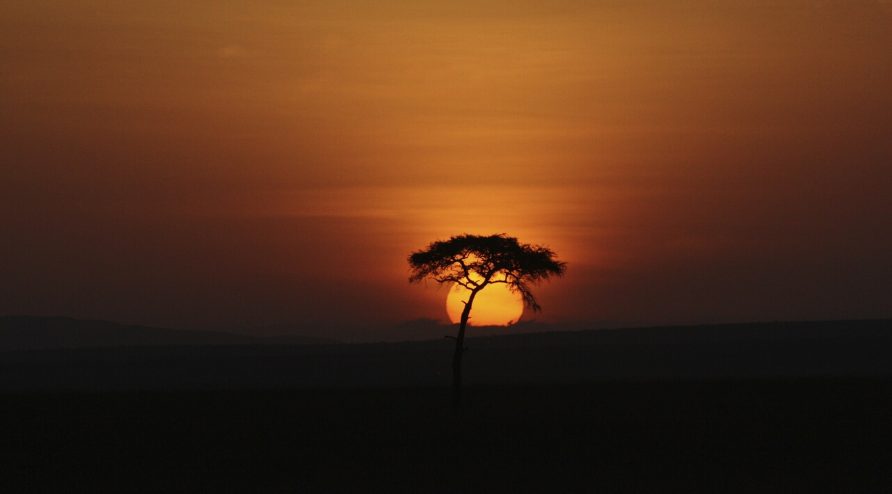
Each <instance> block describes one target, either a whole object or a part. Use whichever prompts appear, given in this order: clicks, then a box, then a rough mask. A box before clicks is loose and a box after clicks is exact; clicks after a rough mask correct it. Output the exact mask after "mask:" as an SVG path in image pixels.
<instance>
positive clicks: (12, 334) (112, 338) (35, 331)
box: [0, 316, 324, 352]
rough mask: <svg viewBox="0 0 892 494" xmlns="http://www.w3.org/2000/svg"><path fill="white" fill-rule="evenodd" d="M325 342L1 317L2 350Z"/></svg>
mask: <svg viewBox="0 0 892 494" xmlns="http://www.w3.org/2000/svg"><path fill="white" fill-rule="evenodd" d="M323 341H324V340H321V339H317V338H306V337H301V336H281V337H271V338H258V337H253V336H249V335H240V334H235V333H226V332H222V331H192V330H176V329H166V328H153V327H147V326H134V325H124V324H118V323H113V322H108V321H96V320H83V319H73V318H70V317H35V316H2V317H0V352H6V351H15V350H51V349H75V348H90V347H129V346H173V345H190V346H192V345H257V344H276V343H288V344H307V343H321V342H323Z"/></svg>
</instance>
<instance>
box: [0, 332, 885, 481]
mask: <svg viewBox="0 0 892 494" xmlns="http://www.w3.org/2000/svg"><path fill="white" fill-rule="evenodd" d="M15 324H20V325H24V326H28V325H29V326H30V327H45V328H55V330H57V331H60V332H65V333H66V334H65V336H64V338H63V337H61V336H60V337H59V338H60V344H61V343H63V342H64V343H65V345H67V346H70V347H82V348H67V349H60V348H56V349H47V350H10V347H9V346H6V347H5V348H6V350H5V351H3V352H0V390H2V391H3V393H2V401H3V403H2V408H0V409H2V412H0V417H2V421H3V430H4V431H5V433H4V441H3V448H2V461H3V464H4V465H7V467H8V468H7V469H6V471H5V475H4V480H3V482H9V483H10V485H13V484H15V485H16V486H18V487H17V489H18V490H16V491H15V492H60V491H72V490H76V491H84V492H86V491H91V490H94V489H100V490H104V491H119V492H195V491H213V492H227V491H251V492H338V491H353V492H359V491H366V490H378V489H386V490H388V491H397V492H543V491H554V490H571V491H586V492H588V491H597V492H669V491H686V492H719V491H720V492H803V491H810V492H811V491H822V492H880V491H882V490H885V489H888V488H889V487H892V473H890V471H889V469H888V468H886V465H887V464H888V462H889V461H890V460H892V449H890V448H889V446H890V444H892V359H889V358H888V356H889V355H892V321H890V320H873V321H828V322H774V323H761V324H735V325H719V326H680V327H663V328H657V327H654V328H630V329H613V330H595V331H573V332H550V333H536V334H520V335H512V336H494V337H476V338H470V339H469V340H468V348H469V350H468V352H467V356H466V364H467V391H466V403H465V405H464V407H463V408H462V409H461V410H460V411H459V412H458V413H457V414H456V412H454V411H453V410H452V408H451V407H450V403H449V391H448V389H449V388H448V385H449V379H448V377H449V369H448V358H449V354H450V349H451V341H449V340H444V341H440V340H434V341H424V342H408V343H374V344H281V343H279V344H273V343H267V344H258V343H257V341H255V340H252V339H247V340H244V341H243V340H239V339H237V338H236V337H235V336H231V337H222V336H221V335H220V334H217V333H211V332H208V333H205V332H196V333H194V334H182V335H179V334H177V335H176V336H177V338H173V337H172V336H171V335H172V330H162V329H154V328H153V329H149V328H129V329H126V327H122V328H125V329H123V331H125V332H126V331H133V332H135V333H134V334H139V335H141V338H139V339H137V338H135V337H134V338H131V339H123V337H117V338H111V337H105V336H102V332H103V331H111V329H110V328H111V327H112V326H111V325H110V324H111V323H103V322H94V323H91V322H88V321H75V320H70V319H65V320H60V319H41V318H6V319H4V321H3V332H2V334H0V336H2V338H3V341H5V342H6V345H9V341H10V335H13V334H17V333H16V330H15V329H14V328H13V326H14V325H15ZM63 326H64V328H65V329H64V330H63V329H62V327H63ZM182 333H188V332H186V331H183V332H182ZM43 341H45V342H47V343H48V344H49V343H50V342H52V339H50V338H46V339H44V340H43ZM149 342H152V343H149ZM87 346H90V347H89V348H87Z"/></svg>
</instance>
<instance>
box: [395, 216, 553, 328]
mask: <svg viewBox="0 0 892 494" xmlns="http://www.w3.org/2000/svg"><path fill="white" fill-rule="evenodd" d="M566 266H567V265H566V263H564V262H562V261H558V260H557V259H556V254H555V253H554V251H552V250H551V249H549V248H547V247H543V246H541V245H531V244H522V243H520V242H518V241H517V238H515V237H509V236H508V235H506V234H504V233H502V234H498V235H488V236H484V235H468V234H465V235H458V236H453V237H451V238H450V239H449V240H438V241H436V242H432V243H431V244H430V245H428V247H427V248H426V249H422V250H419V251H417V252H413V253H412V254H411V255H409V267H410V269H411V275H410V276H409V281H410V282H418V281H421V280H423V279H428V278H429V279H433V280H434V281H436V282H437V283H456V284H458V285H461V286H463V287H465V288H466V289H468V290H470V291H472V292H476V291H479V290H482V289H483V288H484V287H485V286H487V285H490V284H495V283H505V284H507V285H508V288H509V289H510V290H511V291H513V292H517V293H520V294H521V296H522V297H523V302H524V305H525V306H527V307H529V308H530V309H532V310H534V311H538V310H540V307H539V304H538V303H537V302H536V299H535V297H534V296H533V293H532V291H531V290H530V286H531V285H533V284H536V283H538V282H540V281H543V280H547V279H549V278H550V277H552V276H561V275H563V274H564V271H565V270H566Z"/></svg>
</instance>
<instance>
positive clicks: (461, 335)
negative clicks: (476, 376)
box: [452, 290, 477, 410]
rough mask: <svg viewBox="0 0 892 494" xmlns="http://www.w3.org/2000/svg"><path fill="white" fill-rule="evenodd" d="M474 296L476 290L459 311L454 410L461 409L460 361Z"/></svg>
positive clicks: (454, 356)
mask: <svg viewBox="0 0 892 494" xmlns="http://www.w3.org/2000/svg"><path fill="white" fill-rule="evenodd" d="M476 296H477V290H474V291H472V292H471V295H470V296H469V297H468V301H467V302H465V308H464V309H463V310H462V311H461V322H460V324H459V326H458V336H457V337H456V338H455V353H454V354H453V356H452V408H454V409H455V410H458V409H459V408H460V407H461V359H462V355H463V354H464V352H465V328H467V326H468V319H469V318H470V316H471V304H473V303H474V297H476Z"/></svg>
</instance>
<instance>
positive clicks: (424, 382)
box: [0, 318, 892, 390]
mask: <svg viewBox="0 0 892 494" xmlns="http://www.w3.org/2000/svg"><path fill="white" fill-rule="evenodd" d="M13 323H14V324H13ZM29 324H30V326H29ZM7 325H11V326H15V327H16V328H17V329H14V330H7V329H3V330H0V333H2V334H4V335H5V336H3V341H6V342H7V343H5V344H6V345H7V346H6V347H5V348H7V349H8V350H7V351H4V352H0V390H13V389H18V390H27V389H145V388H152V389H168V388H171V389H173V388H188V389H214V388H225V389H234V388H242V389H260V388H306V387H313V388H318V387H351V388H361V387H381V386H384V387H405V386H448V384H449V376H450V371H449V366H450V359H451V353H452V348H453V345H454V342H453V341H452V340H446V339H442V338H440V339H436V340H428V341H415V342H403V343H364V344H291V343H292V342H288V341H277V340H276V339H266V338H252V337H248V336H241V335H232V334H227V333H214V332H191V331H173V330H159V329H156V328H142V327H138V326H137V327H134V326H120V325H114V324H112V323H101V324H100V323H96V322H89V321H72V320H65V319H56V318H53V319H33V318H32V319H27V318H26V319H10V318H4V319H3V321H2V324H0V328H7ZM77 328H81V329H77ZM22 331H25V332H28V331H30V332H31V333H30V334H29V335H28V337H27V338H25V337H24V336H22V335H21V332H22ZM67 332H70V333H67ZM11 335H18V336H17V337H16V338H12V336H11ZM29 338H30V339H29ZM41 338H42V339H41ZM66 338H69V339H68V340H66ZM50 340H52V342H53V344H54V345H56V346H55V347H54V349H45V350H41V351H35V350H34V349H36V348H40V343H41V341H42V342H43V345H44V348H46V345H48V342H49V341H50ZM9 341H13V342H15V344H17V345H18V346H19V348H20V349H21V350H25V349H30V350H28V351H11V350H9V348H10V346H11V345H10V343H8V342H9ZM66 342H67V344H68V346H67V347H66V346H64V345H63V344H64V343H66ZM466 343H467V346H468V348H469V351H468V352H467V354H466V355H465V379H466V382H467V383H468V384H469V385H490V384H529V383H543V382H548V383H567V382H582V381H592V380H640V379H665V380H678V379H695V380H696V379H751V378H759V379H763V378H770V379H776V378H783V379H790V378H808V377H865V376H868V377H869V376H881V377H884V378H889V377H892V358H890V356H892V320H871V321H818V322H772V323H748V324H728V325H712V326H675V327H653V328H630V329H614V330H594V331H566V332H548V333H531V334H517V335H510V336H487V337H477V338H470V339H469V340H467V341H466ZM113 344H115V345H117V346H115V347H114V348H111V346H113ZM89 346H92V348H90V347H89Z"/></svg>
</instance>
